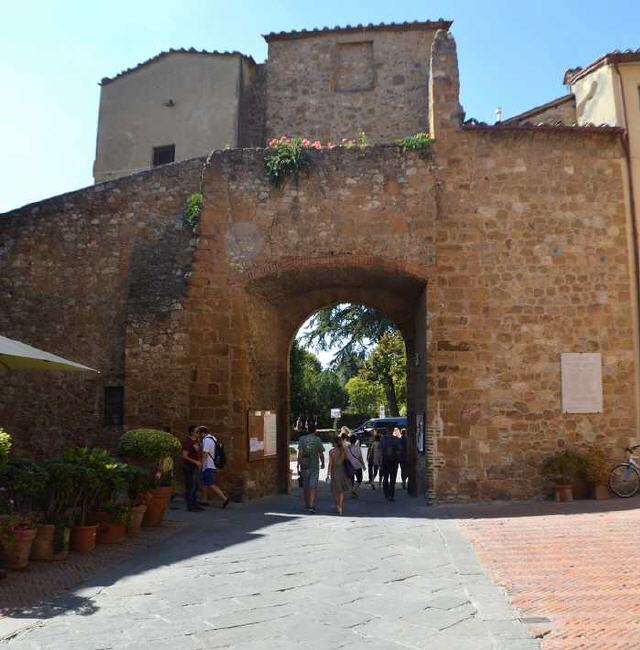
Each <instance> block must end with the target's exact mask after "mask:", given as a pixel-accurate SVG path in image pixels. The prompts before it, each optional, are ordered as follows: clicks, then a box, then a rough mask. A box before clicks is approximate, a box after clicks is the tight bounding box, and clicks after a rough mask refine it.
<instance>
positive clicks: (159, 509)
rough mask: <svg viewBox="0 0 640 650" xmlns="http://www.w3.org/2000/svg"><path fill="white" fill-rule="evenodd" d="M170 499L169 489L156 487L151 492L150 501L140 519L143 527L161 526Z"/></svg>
mask: <svg viewBox="0 0 640 650" xmlns="http://www.w3.org/2000/svg"><path fill="white" fill-rule="evenodd" d="M170 498H171V487H157V488H154V489H153V490H151V499H150V500H149V503H148V504H147V511H146V512H145V513H144V517H143V519H142V525H143V526H162V520H163V519H164V513H165V512H166V510H167V505H168V504H169V499H170Z"/></svg>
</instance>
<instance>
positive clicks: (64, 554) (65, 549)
mask: <svg viewBox="0 0 640 650" xmlns="http://www.w3.org/2000/svg"><path fill="white" fill-rule="evenodd" d="M70 538H71V528H65V529H64V531H63V532H62V550H61V551H59V552H58V553H56V552H55V548H54V552H53V559H54V560H66V559H67V558H68V557H69V541H70ZM54 547H55V544H54Z"/></svg>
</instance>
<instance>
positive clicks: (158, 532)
mask: <svg viewBox="0 0 640 650" xmlns="http://www.w3.org/2000/svg"><path fill="white" fill-rule="evenodd" d="M184 526H185V525H184V524H183V523H179V522H176V521H166V522H165V525H164V526H162V527H160V528H143V529H142V530H141V532H140V535H139V536H137V537H128V538H127V539H126V540H125V541H124V542H122V543H121V544H112V545H104V544H98V546H97V547H96V550H95V551H94V552H92V553H87V554H82V553H73V552H71V553H70V554H69V557H68V558H67V559H66V560H61V561H59V562H29V566H28V567H27V568H26V569H25V570H24V571H9V572H8V573H7V577H6V578H4V579H3V580H2V581H0V618H2V617H5V616H8V615H10V614H12V613H19V614H20V615H22V616H24V615H26V614H28V613H29V612H30V611H31V610H33V611H36V610H37V609H39V608H40V607H41V606H42V604H43V603H46V602H47V601H48V600H49V599H51V598H52V597H53V596H54V595H56V594H58V593H60V592H62V591H67V590H70V589H73V588H74V587H77V586H78V585H79V584H81V583H82V582H83V581H84V580H85V579H87V578H88V577H89V576H92V575H94V574H95V573H96V572H97V571H99V570H102V569H104V568H105V567H107V566H111V565H115V564H118V563H119V562H122V561H123V560H125V559H127V558H129V557H131V556H133V555H134V554H136V553H138V552H141V551H144V550H148V549H150V548H152V547H154V546H156V545H157V544H159V543H160V542H162V541H164V540H165V539H167V538H168V537H171V536H172V535H173V534H174V533H176V532H178V531H179V530H181V529H182V528H184Z"/></svg>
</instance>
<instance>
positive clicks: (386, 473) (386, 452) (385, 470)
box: [380, 429, 400, 501]
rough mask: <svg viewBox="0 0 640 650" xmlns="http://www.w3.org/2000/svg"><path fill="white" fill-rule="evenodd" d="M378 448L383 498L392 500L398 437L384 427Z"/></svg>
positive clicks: (396, 464) (397, 459)
mask: <svg viewBox="0 0 640 650" xmlns="http://www.w3.org/2000/svg"><path fill="white" fill-rule="evenodd" d="M380 450H381V452H382V469H381V471H380V473H381V474H382V489H383V491H384V498H385V499H388V500H389V501H394V500H395V494H396V478H397V476H398V464H399V463H400V439H399V438H396V436H394V435H393V433H391V432H390V431H389V429H385V432H384V435H383V436H382V439H381V440H380Z"/></svg>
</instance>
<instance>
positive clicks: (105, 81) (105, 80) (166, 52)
mask: <svg viewBox="0 0 640 650" xmlns="http://www.w3.org/2000/svg"><path fill="white" fill-rule="evenodd" d="M170 54H200V55H202V54H204V55H206V56H242V57H244V58H245V59H250V60H251V61H253V57H250V56H247V55H246V54H242V52H236V51H233V52H219V51H218V50H196V49H195V48H193V47H190V48H189V49H186V48H184V47H181V48H178V49H174V48H171V49H169V50H164V51H163V52H160V53H159V54H156V55H155V56H152V57H151V58H150V59H147V60H146V61H142V63H138V64H137V65H134V66H133V68H127V69H126V70H123V71H122V72H118V74H117V75H115V76H113V77H103V78H102V80H101V81H100V85H101V86H105V85H106V84H108V83H111V82H112V81H115V80H116V79H120V77H124V76H125V75H127V74H129V73H131V72H135V71H136V70H139V69H140V68H142V67H144V66H145V65H149V64H150V63H155V62H156V61H159V60H160V59H163V58H164V57H166V56H169V55H170Z"/></svg>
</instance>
